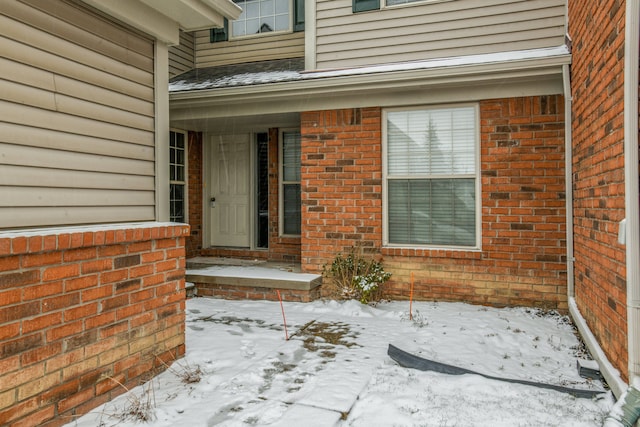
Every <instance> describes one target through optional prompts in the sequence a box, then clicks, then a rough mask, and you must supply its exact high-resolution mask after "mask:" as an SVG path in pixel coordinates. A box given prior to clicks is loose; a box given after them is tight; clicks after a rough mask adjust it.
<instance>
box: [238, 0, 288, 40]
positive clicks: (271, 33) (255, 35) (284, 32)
mask: <svg viewBox="0 0 640 427" xmlns="http://www.w3.org/2000/svg"><path fill="white" fill-rule="evenodd" d="M274 1H275V0H274ZM293 2H294V0H289V1H288V2H287V3H288V4H289V12H288V13H289V26H288V28H287V29H286V30H273V31H268V32H264V33H254V34H243V35H240V36H236V35H234V31H233V26H234V25H236V22H237V21H238V20H234V21H229V40H241V39H246V38H252V37H265V36H269V35H274V34H288V33H292V32H293V20H294V16H293V15H294V6H295V5H294V3H293ZM243 13H244V12H243Z"/></svg>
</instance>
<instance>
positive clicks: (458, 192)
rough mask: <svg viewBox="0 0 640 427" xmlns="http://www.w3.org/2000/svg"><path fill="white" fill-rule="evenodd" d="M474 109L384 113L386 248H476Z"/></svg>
mask: <svg viewBox="0 0 640 427" xmlns="http://www.w3.org/2000/svg"><path fill="white" fill-rule="evenodd" d="M477 134H478V123H477V112H476V107H474V106H464V107H451V108H435V109H431V108H429V109H427V108H425V109H415V110H404V111H388V112H387V113H386V135H385V137H386V144H385V155H386V159H385V160H386V162H385V164H386V168H385V184H386V186H385V187H386V194H385V200H386V222H385V223H386V243H387V244H390V245H411V246H456V247H477V246H479V245H478V231H477V230H478V224H479V209H478V204H477V198H478V196H477V191H478V190H477V187H478V182H479V181H478V180H479V177H478V170H479V167H478V156H477V154H478V153H477V150H478V142H477V141H478V137H477Z"/></svg>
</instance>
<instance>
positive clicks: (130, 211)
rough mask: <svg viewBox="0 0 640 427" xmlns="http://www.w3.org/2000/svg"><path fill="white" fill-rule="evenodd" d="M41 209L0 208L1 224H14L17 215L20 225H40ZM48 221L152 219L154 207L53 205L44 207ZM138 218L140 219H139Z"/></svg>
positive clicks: (49, 222) (82, 221)
mask: <svg viewBox="0 0 640 427" xmlns="http://www.w3.org/2000/svg"><path fill="white" fill-rule="evenodd" d="M41 210H42V209H35V208H33V207H30V206H27V207H23V206H14V207H11V208H4V209H0V224H4V225H5V226H7V228H17V227H18V226H16V227H10V224H15V223H16V217H17V218H20V221H19V224H20V225H19V227H41V226H42V225H43V223H42V215H41V214H40V211H41ZM46 211H47V222H46V224H47V225H49V226H54V225H59V226H61V225H69V224H73V225H80V224H103V223H112V222H131V218H132V217H134V218H150V217H151V218H152V217H153V216H154V208H153V207H152V206H73V207H67V206H55V207H47V208H46ZM140 221H143V219H141V220H140Z"/></svg>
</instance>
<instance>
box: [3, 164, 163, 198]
mask: <svg viewBox="0 0 640 427" xmlns="http://www.w3.org/2000/svg"><path fill="white" fill-rule="evenodd" d="M133 172H135V171H130V174H122V173H120V174H113V173H110V172H94V171H74V173H73V174H70V173H69V171H68V169H58V168H54V169H48V168H43V167H29V166H24V165H20V166H12V165H4V164H0V176H1V177H2V185H3V187H0V188H2V189H3V190H4V189H7V187H12V186H15V187H21V188H25V187H40V186H42V183H43V182H46V183H47V186H49V187H51V188H69V189H73V188H74V186H77V185H78V183H82V188H100V189H111V188H126V189H128V190H140V191H148V190H149V187H150V186H153V184H154V177H153V176H144V175H133ZM2 194H3V193H2ZM14 203H15V201H14Z"/></svg>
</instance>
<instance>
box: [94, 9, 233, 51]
mask: <svg viewBox="0 0 640 427" xmlns="http://www.w3.org/2000/svg"><path fill="white" fill-rule="evenodd" d="M82 1H84V2H85V3H87V4H89V5H91V6H93V7H95V8H96V9H99V10H101V11H102V12H104V13H106V14H108V15H110V16H113V17H114V18H116V19H118V20H120V21H122V22H125V23H127V24H129V25H131V26H132V27H134V28H137V29H139V30H140V31H143V32H145V33H147V34H149V35H151V36H153V37H154V38H156V39H158V40H159V41H161V42H163V43H166V44H168V45H177V44H179V43H180V29H182V30H184V31H194V30H198V29H203V28H213V27H222V25H223V23H224V18H227V19H232V20H233V19H237V18H238V16H240V13H241V12H242V10H241V9H240V7H238V6H237V5H236V4H235V3H233V1H231V0H82Z"/></svg>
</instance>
